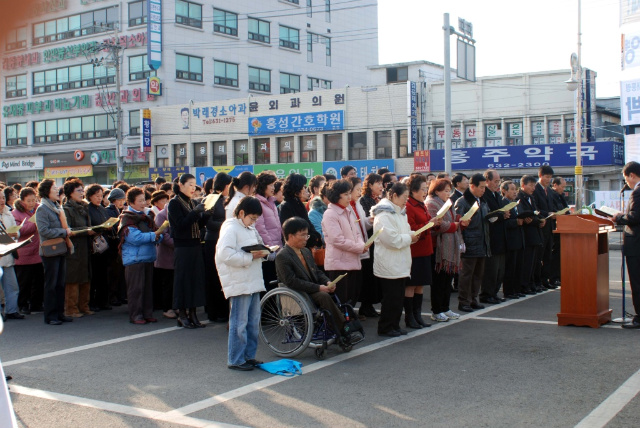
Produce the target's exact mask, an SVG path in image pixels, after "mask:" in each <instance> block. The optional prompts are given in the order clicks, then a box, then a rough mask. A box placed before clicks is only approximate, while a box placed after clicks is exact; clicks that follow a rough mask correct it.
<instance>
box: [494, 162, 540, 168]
mask: <svg viewBox="0 0 640 428" xmlns="http://www.w3.org/2000/svg"><path fill="white" fill-rule="evenodd" d="M542 165H549V162H520V163H490V164H489V165H487V167H488V168H530V167H538V166H542Z"/></svg>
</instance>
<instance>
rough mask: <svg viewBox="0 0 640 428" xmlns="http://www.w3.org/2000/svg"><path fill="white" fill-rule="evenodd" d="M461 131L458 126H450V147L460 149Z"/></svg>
mask: <svg viewBox="0 0 640 428" xmlns="http://www.w3.org/2000/svg"><path fill="white" fill-rule="evenodd" d="M462 147H463V145H462V132H461V131H460V127H459V126H455V127H454V126H452V127H451V148H453V149H460V148H462Z"/></svg>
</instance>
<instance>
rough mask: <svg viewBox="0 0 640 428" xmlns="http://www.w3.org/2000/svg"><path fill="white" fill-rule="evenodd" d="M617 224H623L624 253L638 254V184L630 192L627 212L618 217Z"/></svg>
mask: <svg viewBox="0 0 640 428" xmlns="http://www.w3.org/2000/svg"><path fill="white" fill-rule="evenodd" d="M618 224H622V225H624V254H625V255H626V256H640V186H636V188H635V189H634V190H633V192H631V196H630V197H629V205H628V206H627V213H626V214H625V215H623V216H622V217H620V219H619V220H618Z"/></svg>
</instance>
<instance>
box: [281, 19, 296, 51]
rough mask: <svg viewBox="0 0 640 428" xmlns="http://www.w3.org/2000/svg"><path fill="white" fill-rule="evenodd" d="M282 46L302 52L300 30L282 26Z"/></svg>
mask: <svg viewBox="0 0 640 428" xmlns="http://www.w3.org/2000/svg"><path fill="white" fill-rule="evenodd" d="M280 46H282V47H283V48H289V49H295V50H297V51H299V50H300V30H296V29H295V28H290V27H285V26H284V25H281V26H280Z"/></svg>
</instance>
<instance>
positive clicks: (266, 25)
mask: <svg viewBox="0 0 640 428" xmlns="http://www.w3.org/2000/svg"><path fill="white" fill-rule="evenodd" d="M248 25H249V40H254V41H256V42H262V43H271V23H270V22H268V21H263V20H261V19H256V18H249V20H248Z"/></svg>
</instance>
